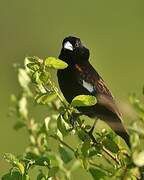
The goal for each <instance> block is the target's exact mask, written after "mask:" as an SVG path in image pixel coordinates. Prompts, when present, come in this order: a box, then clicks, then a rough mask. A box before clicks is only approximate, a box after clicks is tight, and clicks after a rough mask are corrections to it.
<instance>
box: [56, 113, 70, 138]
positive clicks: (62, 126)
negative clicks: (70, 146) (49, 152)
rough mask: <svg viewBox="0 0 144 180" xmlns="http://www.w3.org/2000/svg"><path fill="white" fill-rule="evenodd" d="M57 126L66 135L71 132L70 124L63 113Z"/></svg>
mask: <svg viewBox="0 0 144 180" xmlns="http://www.w3.org/2000/svg"><path fill="white" fill-rule="evenodd" d="M57 128H58V129H59V131H60V132H61V133H62V135H63V136H66V135H68V134H69V131H70V126H69V124H68V123H67V122H66V121H65V120H64V118H63V116H62V115H59V117H58V119H57Z"/></svg>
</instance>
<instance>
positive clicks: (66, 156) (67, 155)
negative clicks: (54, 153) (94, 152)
mask: <svg viewBox="0 0 144 180" xmlns="http://www.w3.org/2000/svg"><path fill="white" fill-rule="evenodd" d="M59 153H60V156H61V159H62V160H63V161H64V163H68V162H70V161H71V160H72V159H73V158H74V155H73V153H72V151H70V150H69V149H67V148H66V147H65V148H64V147H63V146H62V145H61V144H60V145H59Z"/></svg>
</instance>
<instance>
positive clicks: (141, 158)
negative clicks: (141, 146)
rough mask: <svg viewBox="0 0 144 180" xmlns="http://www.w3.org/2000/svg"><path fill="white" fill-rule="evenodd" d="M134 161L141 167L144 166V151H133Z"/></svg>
mask: <svg viewBox="0 0 144 180" xmlns="http://www.w3.org/2000/svg"><path fill="white" fill-rule="evenodd" d="M133 162H134V163H135V165H137V166H139V167H142V166H144V151H141V152H137V151H135V152H134V153H133Z"/></svg>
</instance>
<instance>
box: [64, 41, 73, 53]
mask: <svg viewBox="0 0 144 180" xmlns="http://www.w3.org/2000/svg"><path fill="white" fill-rule="evenodd" d="M64 49H68V50H70V51H73V45H72V44H71V43H70V42H69V41H67V42H65V43H64Z"/></svg>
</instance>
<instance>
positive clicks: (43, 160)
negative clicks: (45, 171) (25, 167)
mask: <svg viewBox="0 0 144 180" xmlns="http://www.w3.org/2000/svg"><path fill="white" fill-rule="evenodd" d="M35 164H36V165H39V166H49V165H50V160H49V157H48V156H47V154H44V155H41V156H40V157H39V158H38V159H37V160H36V161H35Z"/></svg>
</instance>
